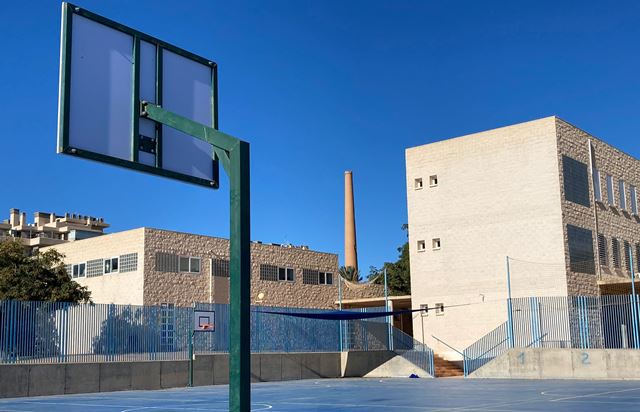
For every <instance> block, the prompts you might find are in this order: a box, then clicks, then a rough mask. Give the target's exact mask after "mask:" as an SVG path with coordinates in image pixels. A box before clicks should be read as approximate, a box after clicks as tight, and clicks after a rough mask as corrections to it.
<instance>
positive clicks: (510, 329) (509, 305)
mask: <svg viewBox="0 0 640 412" xmlns="http://www.w3.org/2000/svg"><path fill="white" fill-rule="evenodd" d="M507 337H508V338H509V347H511V348H513V347H514V346H515V338H514V336H513V306H512V303H511V268H510V267H509V256H507Z"/></svg>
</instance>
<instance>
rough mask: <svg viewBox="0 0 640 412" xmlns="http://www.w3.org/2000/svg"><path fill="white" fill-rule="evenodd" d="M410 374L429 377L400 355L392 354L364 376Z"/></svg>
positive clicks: (380, 376)
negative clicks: (391, 356) (392, 355)
mask: <svg viewBox="0 0 640 412" xmlns="http://www.w3.org/2000/svg"><path fill="white" fill-rule="evenodd" d="M411 374H415V375H418V376H419V377H421V378H431V377H432V376H431V375H429V374H428V373H427V372H426V371H425V370H424V369H422V368H419V367H417V366H416V365H414V364H413V363H411V362H409V361H408V360H406V359H405V358H403V357H402V356H399V355H398V356H394V357H393V358H391V359H389V360H388V361H386V362H385V363H383V364H382V365H380V366H378V367H377V368H375V369H374V370H372V371H371V372H369V373H367V374H365V375H364V377H365V378H408V377H409V376H411Z"/></svg>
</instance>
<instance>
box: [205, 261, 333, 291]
mask: <svg viewBox="0 0 640 412" xmlns="http://www.w3.org/2000/svg"><path fill="white" fill-rule="evenodd" d="M211 274H212V275H213V276H216V277H225V278H228V277H229V260H227V259H217V258H216V259H211ZM260 280H267V281H272V282H294V281H295V269H293V268H288V267H280V266H276V265H266V264H262V265H260ZM302 283H303V284H305V285H333V273H331V272H325V271H321V270H316V269H302Z"/></svg>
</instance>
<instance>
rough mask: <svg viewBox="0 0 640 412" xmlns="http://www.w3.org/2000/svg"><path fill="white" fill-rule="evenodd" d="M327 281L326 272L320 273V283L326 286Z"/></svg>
mask: <svg viewBox="0 0 640 412" xmlns="http://www.w3.org/2000/svg"><path fill="white" fill-rule="evenodd" d="M326 281H327V277H326V276H325V273H324V272H320V273H318V283H319V284H321V285H324V284H325V282H326Z"/></svg>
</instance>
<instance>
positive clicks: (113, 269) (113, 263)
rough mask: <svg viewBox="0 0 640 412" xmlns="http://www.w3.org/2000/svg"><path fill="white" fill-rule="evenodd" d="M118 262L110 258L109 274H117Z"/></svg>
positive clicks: (116, 259)
mask: <svg viewBox="0 0 640 412" xmlns="http://www.w3.org/2000/svg"><path fill="white" fill-rule="evenodd" d="M119 263H120V262H119V260H118V258H112V259H111V272H117V271H118V266H119V265H118V264H119Z"/></svg>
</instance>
